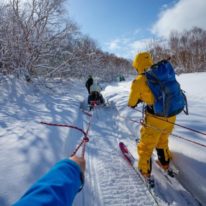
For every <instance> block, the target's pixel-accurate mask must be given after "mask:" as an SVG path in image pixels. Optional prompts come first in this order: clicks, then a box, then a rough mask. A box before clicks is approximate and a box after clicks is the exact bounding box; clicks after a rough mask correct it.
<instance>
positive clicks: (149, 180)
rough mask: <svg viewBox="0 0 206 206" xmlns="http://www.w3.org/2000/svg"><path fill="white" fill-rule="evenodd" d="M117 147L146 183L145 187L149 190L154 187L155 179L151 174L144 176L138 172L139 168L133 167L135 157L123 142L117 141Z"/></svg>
mask: <svg viewBox="0 0 206 206" xmlns="http://www.w3.org/2000/svg"><path fill="white" fill-rule="evenodd" d="M119 148H120V150H121V152H122V154H123V156H124V157H125V159H126V160H127V162H128V163H129V164H130V165H131V167H132V168H133V169H134V170H135V172H136V173H137V174H138V175H139V177H140V178H141V179H142V181H143V182H144V184H145V185H146V187H147V188H148V189H149V190H151V189H153V188H154V187H155V181H154V178H153V176H151V177H148V178H145V177H144V176H143V175H142V174H141V173H140V172H139V170H138V169H137V168H136V167H135V161H136V160H135V158H134V157H133V155H132V154H131V153H130V152H129V150H128V148H127V146H126V145H125V144H124V143H123V142H119Z"/></svg>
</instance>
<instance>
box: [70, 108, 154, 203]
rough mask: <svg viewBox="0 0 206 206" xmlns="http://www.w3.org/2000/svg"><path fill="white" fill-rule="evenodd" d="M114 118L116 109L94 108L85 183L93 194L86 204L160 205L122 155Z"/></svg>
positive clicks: (89, 195) (85, 191) (85, 195)
mask: <svg viewBox="0 0 206 206" xmlns="http://www.w3.org/2000/svg"><path fill="white" fill-rule="evenodd" d="M114 117H115V112H114V111H112V110H111V109H109V108H108V109H107V108H97V109H95V110H94V113H93V125H92V128H91V129H90V131H91V132H90V135H89V136H90V142H89V144H88V148H87V172H86V185H85V187H86V188H90V194H84V195H83V196H84V200H85V204H84V205H91V206H92V205H94V206H104V205H105V206H106V205H114V206H117V205H118V206H121V205H122V206H123V205H124V206H125V205H126V206H136V205H156V204H155V202H154V200H153V198H152V197H151V195H150V194H149V193H148V191H147V189H146V188H145V186H144V184H143V183H142V181H141V179H140V178H139V177H138V176H137V175H136V173H135V172H134V170H133V169H132V168H130V167H129V166H128V164H127V162H126V161H125V160H124V159H123V158H122V156H121V153H120V151H119V147H118V138H120V137H118V133H117V130H118V129H117V125H116V123H115V121H114ZM102 134H103V136H102ZM83 193H87V190H84V191H83ZM86 197H88V200H87V198H86ZM91 197H92V198H91ZM85 198H86V199H85ZM80 199H81V198H80ZM74 205H79V202H78V201H77V202H76V203H75V204H74Z"/></svg>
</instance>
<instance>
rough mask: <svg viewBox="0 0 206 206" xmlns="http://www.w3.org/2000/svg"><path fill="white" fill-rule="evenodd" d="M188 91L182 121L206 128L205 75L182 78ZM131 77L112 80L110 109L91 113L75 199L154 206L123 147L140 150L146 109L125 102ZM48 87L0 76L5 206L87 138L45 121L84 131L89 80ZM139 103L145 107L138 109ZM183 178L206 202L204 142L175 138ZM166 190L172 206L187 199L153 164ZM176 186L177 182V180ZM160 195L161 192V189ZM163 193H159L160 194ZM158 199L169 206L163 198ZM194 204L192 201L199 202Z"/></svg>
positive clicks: (0, 185) (0, 195) (0, 174)
mask: <svg viewBox="0 0 206 206" xmlns="http://www.w3.org/2000/svg"><path fill="white" fill-rule="evenodd" d="M178 81H179V82H180V83H181V87H182V89H183V90H185V91H186V95H187V97H188V104H189V111H190V115H189V116H186V115H184V114H180V115H178V117H177V123H178V124H182V125H184V126H187V127H191V128H193V129H196V130H199V131H202V132H205V133H206V127H205V120H206V114H205V112H206V105H205V102H206V94H205V92H204V91H205V90H206V84H205V81H206V73H194V74H185V75H180V76H178ZM130 84H131V81H125V82H122V83H113V84H110V85H106V86H105V88H104V90H103V91H102V94H103V96H104V97H105V99H106V100H107V101H108V102H109V103H110V106H109V107H105V108H97V109H96V110H95V111H94V112H93V117H92V124H91V128H90V130H89V138H90V142H89V143H88V144H87V149H86V160H87V169H86V174H85V180H86V183H85V187H84V189H83V191H82V192H81V193H80V194H79V195H78V196H77V198H76V199H75V202H74V205H78V206H81V205H85V206H87V205H91V206H92V205H95V206H96V205H98V206H101V205H119V206H120V205H128V206H129V205H155V202H154V200H153V199H152V197H151V195H150V194H149V193H148V191H147V189H146V188H145V186H144V185H143V183H142V182H141V180H140V178H138V176H137V175H136V174H135V172H134V170H132V169H131V168H129V166H128V164H127V163H126V161H125V160H124V159H123V158H122V155H121V153H120V151H119V148H118V141H124V142H125V143H126V144H127V145H128V146H129V148H130V149H131V151H132V153H133V155H134V156H136V146H135V139H136V138H138V137H139V124H137V123H135V122H132V121H131V119H132V120H139V119H140V118H141V114H140V113H138V112H137V111H134V110H132V109H130V108H128V107H127V100H128V94H129V90H130ZM49 87H50V88H48V87H44V86H42V85H38V84H28V83H25V82H22V81H21V80H15V79H14V78H12V77H10V78H3V80H1V81H0V95H1V98H0V107H1V110H0V148H1V149H0V165H1V167H0V205H2V206H8V205H11V204H12V203H14V202H15V201H16V200H17V199H18V198H19V197H20V196H21V195H22V194H23V193H24V192H25V190H26V189H28V187H29V186H30V185H31V184H32V183H33V182H35V181H36V180H37V179H38V178H39V177H40V176H41V175H43V174H44V173H45V172H46V171H48V169H49V168H50V167H51V166H52V165H53V164H55V162H57V161H58V160H60V159H62V158H65V157H68V156H69V155H70V154H71V153H72V151H73V150H74V148H75V146H76V145H77V144H78V142H79V141H80V140H81V138H82V135H81V133H79V132H78V131H75V130H73V129H68V128H59V127H49V126H45V125H42V124H40V123H39V122H40V121H46V122H52V123H61V124H69V125H75V126H78V127H80V128H84V129H86V128H87V126H88V121H89V118H88V116H87V115H86V114H85V113H84V112H82V109H85V108H86V107H85V105H86V104H85V102H86V98H87V91H86V89H85V88H84V83H83V82H78V81H77V80H75V81H71V82H69V83H68V82H67V83H66V82H54V83H51V84H50V85H49ZM139 109H141V108H139ZM173 134H176V135H179V136H181V137H184V138H186V139H188V140H192V141H195V142H198V143H201V144H204V145H206V136H204V135H200V134H197V133H194V132H192V131H190V130H186V129H183V128H180V127H178V126H176V127H175V129H174V132H173ZM170 148H171V151H172V154H173V162H174V164H175V165H176V166H177V168H178V169H179V171H180V174H179V175H178V178H179V179H180V180H181V182H182V184H183V185H184V186H185V187H186V188H187V190H189V191H190V193H192V194H193V196H195V198H196V199H198V201H200V202H201V203H202V205H204V204H205V202H206V195H205V194H206V179H205V171H206V158H205V156H206V147H203V146H199V145H196V144H194V143H191V142H188V141H186V140H184V139H180V138H178V137H175V136H171V137H170ZM153 174H154V176H155V177H158V178H159V179H158V184H159V187H160V191H161V192H162V193H163V194H164V195H166V196H168V197H167V198H166V199H167V200H168V201H169V202H170V204H171V205H183V204H184V205H187V204H186V203H187V202H188V205H189V204H190V205H191V203H193V202H194V201H195V200H184V198H183V197H181V196H180V195H179V196H178V195H177V192H176V191H175V192H176V193H175V192H173V191H172V188H164V187H166V186H167V185H166V184H165V183H164V179H161V178H162V176H161V175H160V174H159V172H158V169H157V168H155V167H154V170H153ZM174 189H177V187H175V186H174ZM179 193H183V192H179ZM163 194H162V195H163ZM160 197H161V195H160ZM160 203H161V204H162V205H165V202H164V199H161V198H160ZM195 204H196V203H194V205H195Z"/></svg>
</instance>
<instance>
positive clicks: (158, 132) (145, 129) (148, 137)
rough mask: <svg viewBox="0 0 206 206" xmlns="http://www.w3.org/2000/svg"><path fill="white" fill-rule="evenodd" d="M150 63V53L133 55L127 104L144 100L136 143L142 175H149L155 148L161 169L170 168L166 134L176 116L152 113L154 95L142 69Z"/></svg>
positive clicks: (144, 69) (150, 64)
mask: <svg viewBox="0 0 206 206" xmlns="http://www.w3.org/2000/svg"><path fill="white" fill-rule="evenodd" d="M152 65H153V60H152V57H151V54H150V53H148V52H142V53H139V54H137V55H136V57H135V59H134V61H133V67H134V68H135V69H136V70H137V72H138V75H137V77H136V79H135V80H133V82H132V85H131V91H130V95H129V101H128V106H130V107H132V108H134V107H135V106H137V104H138V103H139V102H144V103H145V104H146V110H145V119H144V123H145V124H144V125H143V126H142V128H141V131H140V133H141V134H140V141H139V143H138V145H137V151H138V155H139V161H138V169H139V171H140V172H141V173H142V175H143V176H144V177H150V174H151V169H152V168H151V166H152V165H151V156H152V153H153V150H154V149H155V148H156V150H157V155H158V160H159V163H160V164H161V166H162V167H163V169H165V170H167V169H168V168H169V162H170V159H171V154H170V151H169V147H168V137H169V135H170V134H171V132H172V130H173V124H171V123H168V122H167V121H169V122H172V123H174V122H175V120H176V116H172V117H169V118H166V117H159V116H156V115H155V114H154V110H153V104H154V96H153V94H152V92H151V90H150V88H149V87H148V85H147V79H146V77H145V75H144V72H145V71H146V70H147V69H148V68H150V67H151V66H152Z"/></svg>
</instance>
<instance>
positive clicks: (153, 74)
mask: <svg viewBox="0 0 206 206" xmlns="http://www.w3.org/2000/svg"><path fill="white" fill-rule="evenodd" d="M145 76H146V78H147V83H148V86H149V88H150V89H151V91H152V93H153V95H154V98H155V103H154V105H153V109H154V114H155V115H157V116H162V117H171V116H174V115H177V114H179V113H180V112H181V111H183V110H184V107H186V111H184V112H185V113H186V114H188V108H187V99H186V96H185V94H184V93H183V91H182V90H181V88H180V85H179V83H178V82H177V80H176V78H175V72H174V69H173V67H172V65H171V64H170V62H169V61H167V60H162V61H160V62H158V63H157V64H154V65H152V66H151V68H150V69H149V70H147V71H146V72H145Z"/></svg>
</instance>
